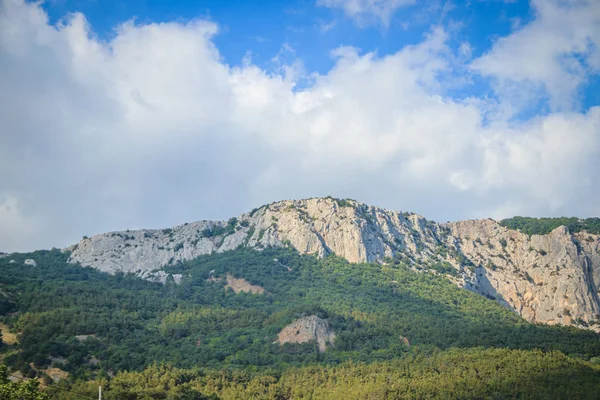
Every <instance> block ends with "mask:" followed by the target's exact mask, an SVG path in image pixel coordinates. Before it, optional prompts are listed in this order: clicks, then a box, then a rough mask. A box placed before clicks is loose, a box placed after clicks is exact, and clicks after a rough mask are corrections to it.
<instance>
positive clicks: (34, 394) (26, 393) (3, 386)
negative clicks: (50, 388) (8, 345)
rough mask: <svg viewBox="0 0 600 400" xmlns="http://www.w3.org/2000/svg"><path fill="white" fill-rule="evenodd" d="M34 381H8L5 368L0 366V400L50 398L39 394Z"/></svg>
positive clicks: (47, 399) (41, 399)
mask: <svg viewBox="0 0 600 400" xmlns="http://www.w3.org/2000/svg"><path fill="white" fill-rule="evenodd" d="M38 386H39V385H38V382H37V381H35V380H19V379H17V380H16V382H11V381H10V380H9V379H8V372H7V370H6V366H4V365H0V399H2V400H49V399H50V396H48V395H47V394H45V393H42V392H40V390H39V388H38Z"/></svg>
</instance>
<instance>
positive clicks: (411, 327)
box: [0, 248, 600, 399]
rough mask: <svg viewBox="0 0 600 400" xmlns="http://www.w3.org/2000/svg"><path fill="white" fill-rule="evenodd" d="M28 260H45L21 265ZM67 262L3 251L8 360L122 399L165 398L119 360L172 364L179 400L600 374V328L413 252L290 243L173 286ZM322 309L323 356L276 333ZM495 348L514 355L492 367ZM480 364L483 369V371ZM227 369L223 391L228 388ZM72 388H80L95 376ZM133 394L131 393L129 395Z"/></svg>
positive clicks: (185, 268)
mask: <svg viewBox="0 0 600 400" xmlns="http://www.w3.org/2000/svg"><path fill="white" fill-rule="evenodd" d="M25 258H33V259H35V260H36V261H37V266H24V265H23V261H24V259H25ZM67 258H68V254H66V253H63V252H60V251H58V250H53V251H40V252H35V253H31V254H26V255H25V254H23V255H12V256H11V258H10V259H14V260H15V262H14V263H10V262H9V260H8V259H7V258H4V259H0V269H1V271H2V274H1V275H0V289H1V290H2V292H3V293H5V294H6V299H7V303H6V304H7V307H6V309H5V311H4V312H3V313H2V315H4V316H3V317H2V322H3V323H4V324H5V325H6V326H8V327H9V328H10V329H11V330H12V332H18V333H19V343H18V344H15V345H12V346H5V348H4V350H2V351H3V352H4V354H0V356H2V357H3V358H4V362H5V363H7V364H8V365H9V366H10V367H11V368H12V369H13V370H14V371H19V372H20V373H21V374H23V375H25V376H30V377H34V376H36V375H37V376H39V377H44V376H45V373H46V371H47V368H48V367H50V366H52V367H59V368H60V369H62V370H65V371H67V372H69V373H70V374H71V377H70V380H71V383H68V382H64V381H63V383H61V384H60V385H67V386H68V387H71V386H70V385H72V384H73V382H85V381H87V380H89V379H104V380H106V382H107V383H108V384H109V386H108V388H110V389H107V390H113V391H114V393H116V394H118V396H116V397H114V398H119V399H120V398H132V399H138V398H139V399H142V398H168V397H160V396H159V397H152V396H151V395H147V394H144V393H145V392H144V390H151V387H150V386H148V387H146V388H145V389H143V388H142V389H143V390H142V389H139V390H138V389H135V390H134V388H133V386H135V385H134V384H133V383H132V384H131V385H133V386H127V385H124V386H119V382H125V381H127V380H128V379H131V380H133V381H136V380H139V379H142V376H143V375H136V374H137V373H134V372H131V373H130V375H127V374H121V375H117V377H115V378H114V379H112V380H111V379H110V376H111V375H112V374H114V373H117V372H118V371H138V373H139V374H154V373H155V372H153V371H155V370H156V368H168V369H169V371H175V372H173V374H175V375H176V376H175V377H173V381H172V382H175V383H174V384H173V385H172V386H173V387H172V388H171V386H169V385H167V386H166V387H167V388H166V389H164V390H166V392H165V393H167V392H168V393H171V394H170V396H174V397H171V398H194V399H195V398H204V397H203V396H212V395H213V394H214V395H218V396H219V397H223V398H232V397H234V396H233V395H232V393H234V392H236V391H237V392H239V393H250V392H246V390H250V389H248V387H253V388H255V390H258V391H259V392H257V393H260V391H265V392H264V393H268V396H271V397H272V398H277V396H276V394H277V393H280V394H281V395H282V396H283V397H281V398H287V397H286V396H288V395H290V394H291V396H292V397H294V398H296V397H302V396H308V393H314V394H313V395H312V396H315V397H314V398H326V397H322V396H321V394H322V393H325V391H326V388H328V387H332V385H333V386H335V387H336V390H338V391H339V392H335V393H340V394H344V395H345V394H346V393H350V392H348V391H351V392H353V393H366V392H364V390H370V389H368V388H371V389H372V390H373V391H374V392H377V393H380V394H381V396H379V397H377V398H386V396H387V397H392V398H393V397H402V396H405V397H406V396H408V395H407V393H409V394H410V393H413V392H414V393H420V394H423V396H424V397H427V396H430V397H431V396H433V397H436V393H437V394H439V393H441V392H436V390H438V389H436V388H435V384H434V382H435V381H436V379H438V378H439V379H441V378H443V379H447V383H446V384H445V385H446V386H444V385H441V386H440V388H443V389H439V390H444V391H447V392H444V393H449V394H452V397H454V394H457V395H461V394H462V393H468V388H469V387H472V389H471V390H472V392H471V393H473V397H477V396H476V395H475V394H478V395H481V396H486V395H488V394H489V393H492V392H487V391H486V390H488V389H486V388H485V387H484V386H485V385H484V384H483V382H484V381H486V380H487V379H488V378H485V379H484V377H485V376H486V375H485V374H486V373H492V372H484V371H488V368H496V371H499V372H497V374H499V375H498V380H497V383H496V386H492V388H496V389H489V390H500V389H501V388H505V389H506V390H508V389H507V388H508V387H509V386H510V384H509V383H510V382H511V379H513V380H514V379H517V377H516V375H514V374H516V373H517V372H516V371H513V369H512V368H510V367H509V366H510V365H511V364H512V363H518V362H522V363H525V364H523V368H522V369H520V370H519V371H520V372H519V373H521V374H523V376H524V375H525V374H529V373H532V374H533V373H534V372H535V374H537V375H535V377H536V378H535V379H533V380H532V382H533V383H532V386H527V387H524V388H522V390H523V392H522V393H525V394H527V393H534V387H537V385H542V384H543V382H545V380H547V379H550V377H552V379H553V381H555V382H563V383H564V384H565V385H566V386H565V388H564V390H563V391H558V388H557V386H556V385H554V386H550V387H551V388H554V389H552V390H557V392H556V393H561V394H568V393H588V390H591V388H592V387H595V386H594V384H595V382H598V381H599V380H598V378H600V376H599V375H598V369H597V367H596V366H594V364H593V363H590V362H587V360H589V361H592V362H593V361H595V360H598V357H600V335H598V334H596V333H594V332H591V331H584V330H580V329H576V328H569V327H559V326H546V325H535V324H530V323H527V322H526V321H524V320H523V319H521V318H520V317H519V316H518V315H517V314H515V313H514V312H512V311H510V310H508V309H506V308H504V307H502V306H500V305H499V304H498V303H496V302H494V301H492V300H489V299H487V298H485V297H482V296H480V295H477V294H475V293H471V292H469V291H466V290H463V289H460V288H458V287H456V286H455V285H454V284H452V283H450V282H449V281H447V280H446V279H445V278H443V277H441V276H435V275H432V274H426V273H419V272H415V271H413V270H411V269H409V268H407V267H406V266H404V265H403V264H402V263H389V264H384V265H380V264H368V263H365V264H351V263H348V262H347V261H345V260H343V259H341V258H338V257H333V256H332V257H326V258H325V259H321V260H320V259H317V258H315V257H313V256H303V255H300V254H298V253H297V252H296V251H294V250H292V249H286V248H279V249H272V248H268V249H264V250H262V251H254V250H250V249H238V250H234V251H229V252H225V253H221V254H214V255H209V256H201V257H199V258H197V259H195V260H192V261H188V262H184V263H179V264H177V265H174V266H171V267H169V268H167V270H168V271H169V272H172V273H181V274H183V276H184V278H183V280H182V282H181V284H179V285H177V284H175V283H174V282H173V281H168V282H167V283H166V284H165V285H162V284H158V283H152V282H147V281H143V280H141V279H138V278H135V277H133V276H129V275H123V274H117V275H115V276H111V275H108V274H105V273H102V272H99V271H97V270H94V269H91V268H82V267H80V266H78V265H73V264H68V263H67ZM227 274H230V275H232V276H234V277H237V278H243V279H246V280H247V281H249V282H250V283H252V284H254V285H260V286H262V287H263V288H264V289H265V290H266V292H265V293H264V294H249V293H237V294H236V293H235V292H234V291H233V290H231V289H230V288H227V287H226V286H225V284H226V282H225V279H224V278H225V276H226V275H227ZM313 314H316V315H319V316H320V317H322V318H325V319H327V320H328V321H329V324H330V326H331V328H332V329H333V330H334V331H335V333H336V340H335V345H334V346H333V347H332V348H330V349H328V350H327V351H326V352H325V353H319V352H317V351H315V346H314V344H312V343H306V344H295V345H291V344H286V345H284V346H279V345H278V344H274V343H273V342H274V340H275V338H276V336H277V333H278V332H279V331H280V330H281V329H282V328H283V327H285V326H286V325H287V324H289V323H290V322H292V321H293V320H294V319H296V318H299V317H301V316H305V315H313ZM405 338H406V339H407V340H408V342H407V341H405V340H404V339H405ZM494 349H498V350H494ZM510 349H513V350H515V351H509V350H510ZM517 350H518V351H517ZM496 356H498V357H500V356H501V357H504V359H505V363H504V364H494V363H491V364H490V362H491V361H490V360H491V359H495V357H496ZM157 362H158V363H168V365H172V367H170V366H168V367H167V366H159V365H156V364H155V363H157ZM432 363H433V364H432ZM436 363H437V364H436ZM467 364H468V365H479V364H481V366H480V367H477V368H476V369H475V370H473V369H472V368H471V367H469V366H468V365H467ZM489 365H492V367H489ZM494 365H495V366H494ZM146 368H150V369H146ZM178 368H184V369H187V370H180V369H178ZM197 368H200V369H197ZM527 368H529V369H527ZM536 368H537V369H536ZM571 369H573V370H574V371H579V372H580V373H581V374H580V375H578V376H579V378H578V379H579V381H578V382H579V383H578V384H577V387H575V383H574V382H575V381H573V383H572V384H571V383H569V382H571V378H570V376H571V372H568V371H570V370H571ZM388 370H389V373H388V372H386V374H383V375H381V376H380V375H379V373H378V371H388ZM141 371H143V372H141ZM402 371H404V372H402ZM432 371H433V372H432ZM435 371H437V372H435ZM489 371H492V370H489ZM532 371H534V372H532ZM169 374H171V372H169ZM181 374H183V375H182V376H183V377H181V376H180V375H181ZM223 374H225V375H224V376H225V377H224V378H223ZM315 374H316V375H315ZM390 374H391V375H390ZM437 374H440V375H441V376H442V377H441V378H440V377H437ZM219 376H221V378H217V377H219ZM318 376H321V377H330V378H327V379H331V382H330V381H328V380H327V379H325V378H323V379H325V380H320V379H321V378H318ZM386 376H387V377H388V378H385V377H386ZM538 377H539V379H538ZM592 378H593V379H592ZM153 379H154V378H153ZM218 379H220V380H221V381H222V383H221V385H224V386H221V387H218V388H217V387H216V386H215V385H216V383H215V382H214V381H215V380H218ZM386 379H388V380H389V379H393V382H395V383H394V385H391V384H390V383H389V382H392V381H389V382H388V386H387V388H390V390H391V391H389V392H386V391H385V390H388V389H385V385H384V381H386ZM518 379H520V378H518ZM588 379H589V381H588ZM240 382H247V385H250V386H247V385H246V384H243V385H242V384H241V383H240ZM361 382H362V384H364V387H363V389H360V387H359V386H360V385H361ZM452 382H455V383H452ZM147 384H148V385H150V384H151V382H150V383H147ZM156 384H157V385H159V382H158V381H157V382H156ZM128 385H129V384H128ZM336 385H337V386H336ZM162 386H164V385H162ZM73 387H76V388H78V389H73V390H75V391H77V390H83V389H85V388H86V384H85V383H78V384H75V386H73ZM311 387H314V392H311V391H310V390H313V389H310V390H309V388H311ZM319 388H320V389H319ZM516 388H517V389H518V388H519V385H517V386H516ZM63 389H64V388H63ZM88 389H89V388H88ZM88 389H85V390H88ZM65 390H66V389H65ZM69 390H70V389H69ZM89 390H91V389H89ZM152 390H153V389H152ZM252 390H254V389H252ZM319 390H321V392H319ZM361 390H363V392H361ZM503 390H504V389H503ZM518 390H521V389H518ZM548 390H550V389H548ZM561 390H562V389H561ZM569 390H572V392H570V391H569ZM128 391H130V392H131V393H133V394H130V395H125V393H129V392H128ZM61 393H63V394H64V393H65V392H64V390H61ZM107 393H110V392H107ZM136 393H137V394H136ZM303 393H304V394H303ZM486 393H488V394H486ZM502 393H504V392H502ZM506 393H508V392H506ZM510 393H521V392H510ZM540 393H551V392H548V391H547V392H540ZM296 394H297V395H298V396H296ZM317 394H318V396H317ZM121 395H122V396H121ZM136 396H137V397H136ZM148 396H149V397H148ZM157 396H158V395H157ZM186 396H187V397H186ZM253 396H255V397H257V398H259V397H261V396H259V395H257V394H254V395H253ZM268 396H266V397H268ZM249 397H252V396H249ZM288 397H289V396H288ZM354 397H355V398H358V397H360V396H358V397H357V396H354ZM408 397H410V396H408ZM525 397H527V396H525ZM583 397H585V396H583ZM73 398H76V397H73ZM240 398H248V397H245V396H242V395H240Z"/></svg>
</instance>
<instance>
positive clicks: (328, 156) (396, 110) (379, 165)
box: [0, 0, 600, 251]
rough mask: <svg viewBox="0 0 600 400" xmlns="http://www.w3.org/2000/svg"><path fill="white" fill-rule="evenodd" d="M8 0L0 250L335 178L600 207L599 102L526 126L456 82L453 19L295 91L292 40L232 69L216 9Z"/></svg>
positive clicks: (405, 192)
mask: <svg viewBox="0 0 600 400" xmlns="http://www.w3.org/2000/svg"><path fill="white" fill-rule="evenodd" d="M0 4H1V6H0V87H2V88H3V90H2V91H1V92H0V121H1V122H0V124H1V125H0V250H1V251H14V250H24V249H33V248H40V247H52V246H64V245H68V244H70V243H72V242H74V241H76V240H78V239H79V238H80V237H81V236H82V235H84V234H85V235H90V234H93V233H97V232H102V231H107V230H114V229H126V228H140V227H167V226H171V225H173V224H175V223H183V222H186V221H191V220H197V219H205V218H228V217H231V216H234V215H237V214H238V213H241V212H244V211H247V210H249V209H252V208H253V207H255V206H257V205H261V204H264V203H268V202H271V201H275V200H279V199H284V198H303V197H309V196H325V195H328V194H331V195H334V196H337V197H352V198H356V199H359V200H362V201H366V202H369V203H373V204H378V205H382V206H386V207H389V208H395V209H402V210H410V211H416V212H420V213H422V214H424V215H426V216H428V217H430V218H435V219H440V220H447V219H458V218H468V217H475V216H489V215H492V216H502V215H506V214H508V213H510V214H532V215H542V214H567V215H573V214H575V215H586V214H591V213H598V212H600V210H599V209H598V205H597V201H596V199H597V197H598V194H599V193H598V192H599V190H600V182H599V181H598V180H599V178H597V171H598V170H600V165H599V164H600V162H599V160H600V157H599V154H598V151H599V149H600V143H599V141H600V109H599V108H593V109H591V110H589V111H587V112H586V113H576V112H558V111H557V112H554V113H553V114H550V115H548V116H543V117H538V118H536V119H534V120H532V121H527V122H523V123H519V124H514V123H509V122H507V121H506V120H504V119H502V118H500V117H499V115H501V114H498V113H495V108H496V106H495V104H494V103H490V102H488V101H486V99H479V98H472V99H468V100H467V101H458V100H453V99H451V98H448V97H447V96H445V94H444V88H445V86H446V84H447V82H448V79H452V78H453V76H452V75H453V72H452V70H453V63H455V62H456V60H457V59H459V58H460V57H459V56H460V54H455V53H454V52H453V51H452V50H451V49H450V48H449V47H448V46H447V44H446V41H447V37H446V36H447V35H446V33H445V32H444V31H443V30H442V29H439V28H437V29H434V30H433V31H432V32H431V33H430V34H429V35H427V37H425V38H424V40H423V41H422V42H421V43H420V44H418V45H414V46H407V47H405V48H403V49H401V50H400V51H398V52H397V53H395V54H392V55H389V56H385V57H378V56H377V55H376V54H375V53H361V52H360V51H359V50H358V49H354V48H348V47H342V48H339V49H337V50H336V51H334V54H333V56H334V58H335V65H334V67H333V68H332V69H331V70H330V71H329V72H328V73H326V74H322V75H318V74H315V75H312V76H311V80H312V84H311V85H310V87H308V88H306V89H303V90H298V89H297V88H296V86H295V80H296V79H298V74H299V73H302V70H301V68H299V67H298V66H295V65H296V64H295V63H296V62H297V61H296V60H295V59H294V58H293V57H290V54H293V53H291V52H290V51H289V49H288V51H286V52H285V53H286V54H287V55H288V57H287V58H286V59H282V58H281V57H280V58H279V61H280V62H283V63H284V65H282V68H281V70H280V71H281V72H280V73H272V72H271V73H270V72H267V71H265V70H262V69H261V68H259V67H257V66H255V65H253V64H252V63H251V60H250V58H247V59H246V61H245V63H244V64H243V65H242V66H239V67H230V66H228V65H226V64H225V63H224V62H223V60H222V59H221V56H220V54H219V52H218V50H217V49H216V48H215V46H214V44H213V42H212V37H213V35H215V34H216V32H217V26H216V25H215V24H214V23H211V22H207V21H201V20H199V21H195V22H191V23H188V24H178V23H165V24H148V25H135V24H133V23H128V24H125V25H123V26H121V27H120V28H119V29H118V31H117V34H116V36H115V37H114V38H113V39H112V40H111V41H110V42H101V41H98V40H97V39H96V38H95V37H94V36H93V35H92V33H91V32H90V31H89V28H88V27H87V25H86V22H85V18H84V17H83V16H82V15H80V14H76V15H74V16H73V17H72V18H71V19H69V20H68V21H66V22H65V23H64V24H62V25H60V26H58V27H54V26H50V25H48V21H47V18H46V15H45V14H44V12H43V11H42V10H41V8H40V7H39V6H37V5H36V4H31V3H23V2H21V1H16V0H5V1H3V2H0ZM517 34H518V33H517ZM282 54H283V53H282ZM282 60H283V61H282ZM286 60H289V62H290V63H291V64H292V65H288V66H287V67H289V68H288V69H286V68H285V67H286V65H285V63H286V62H287V61H286ZM490 115H491V116H492V117H493V118H491V120H490V122H486V123H485V124H484V123H483V122H482V121H483V120H484V119H490Z"/></svg>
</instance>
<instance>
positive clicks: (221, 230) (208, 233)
mask: <svg viewBox="0 0 600 400" xmlns="http://www.w3.org/2000/svg"><path fill="white" fill-rule="evenodd" d="M236 225H237V218H230V219H229V221H227V225H225V226H219V225H214V226H212V227H210V228H206V229H204V230H203V231H202V236H204V237H213V236H220V235H231V234H232V233H234V232H235V226H236Z"/></svg>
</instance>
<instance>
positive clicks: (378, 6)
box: [317, 0, 415, 27]
mask: <svg viewBox="0 0 600 400" xmlns="http://www.w3.org/2000/svg"><path fill="white" fill-rule="evenodd" d="M413 3H415V0H317V5H320V6H322V7H328V8H333V9H339V10H342V11H343V12H344V14H346V16H348V17H350V18H352V19H353V20H354V21H355V22H356V23H358V24H359V25H368V24H371V23H379V24H381V25H382V26H384V27H387V26H388V25H389V23H390V19H391V18H392V16H393V15H394V13H395V12H396V10H398V9H399V8H402V7H405V6H407V5H411V4H413Z"/></svg>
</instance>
